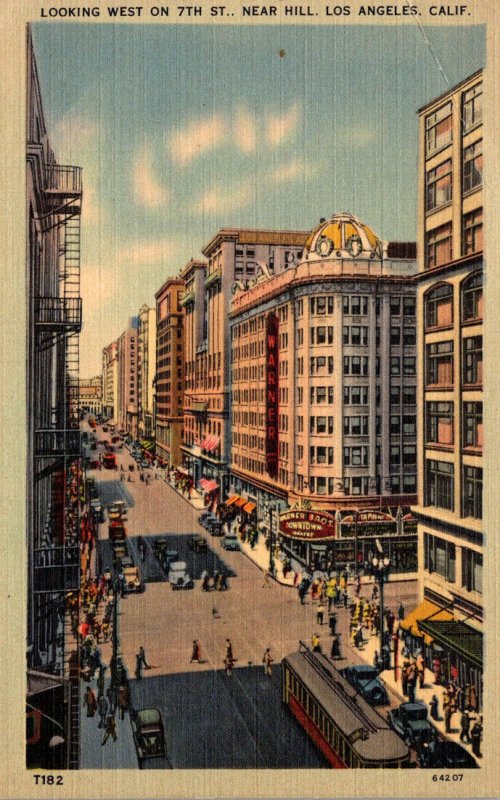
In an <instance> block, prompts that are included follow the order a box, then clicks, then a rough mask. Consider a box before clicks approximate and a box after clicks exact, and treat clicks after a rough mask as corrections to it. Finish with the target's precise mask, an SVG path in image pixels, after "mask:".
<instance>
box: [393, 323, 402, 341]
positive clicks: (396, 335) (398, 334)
mask: <svg viewBox="0 0 500 800" xmlns="http://www.w3.org/2000/svg"><path fill="white" fill-rule="evenodd" d="M391 344H401V328H400V327H399V325H397V326H392V327H391Z"/></svg>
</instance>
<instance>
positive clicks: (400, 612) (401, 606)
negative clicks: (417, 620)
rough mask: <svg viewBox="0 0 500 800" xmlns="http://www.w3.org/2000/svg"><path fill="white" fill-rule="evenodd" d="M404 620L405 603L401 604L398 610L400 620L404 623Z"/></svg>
mask: <svg viewBox="0 0 500 800" xmlns="http://www.w3.org/2000/svg"><path fill="white" fill-rule="evenodd" d="M404 618H405V608H404V605H403V603H400V604H399V608H398V620H399V621H400V622H402V621H403V620H404Z"/></svg>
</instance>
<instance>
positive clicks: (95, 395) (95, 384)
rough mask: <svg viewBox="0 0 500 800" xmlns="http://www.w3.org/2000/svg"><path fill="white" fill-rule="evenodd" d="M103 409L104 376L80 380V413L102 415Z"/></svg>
mask: <svg viewBox="0 0 500 800" xmlns="http://www.w3.org/2000/svg"><path fill="white" fill-rule="evenodd" d="M102 409H103V403H102V375H97V376H96V377H95V378H80V411H81V412H82V413H87V414H97V415H101V414H102Z"/></svg>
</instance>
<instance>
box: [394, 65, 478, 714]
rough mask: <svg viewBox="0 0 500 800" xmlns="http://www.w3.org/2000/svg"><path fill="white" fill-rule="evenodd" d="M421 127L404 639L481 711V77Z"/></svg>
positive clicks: (444, 99)
mask: <svg viewBox="0 0 500 800" xmlns="http://www.w3.org/2000/svg"><path fill="white" fill-rule="evenodd" d="M419 125H420V129H419V140H420V153H419V191H418V211H419V217H418V242H419V264H418V266H419V279H418V295H417V296H418V319H419V335H418V344H419V349H418V362H419V374H418V378H419V380H418V385H419V397H418V408H419V421H418V422H419V424H418V429H419V432H420V438H419V447H418V486H419V505H418V506H415V507H414V513H415V514H416V515H417V518H418V537H419V587H420V600H421V605H420V607H419V608H418V609H416V610H415V612H414V614H413V618H414V622H413V623H412V627H411V630H412V632H413V633H415V634H419V635H420V636H422V635H423V634H425V639H424V643H425V646H426V651H427V655H428V658H429V659H431V658H433V657H434V656H436V654H437V655H438V657H439V658H440V659H441V660H442V667H443V674H444V675H445V677H446V678H447V679H450V678H454V679H456V680H457V681H458V682H459V683H460V685H462V686H463V687H465V685H466V684H467V683H470V684H472V685H473V686H474V688H475V694H476V695H477V698H478V700H477V703H478V705H479V706H481V702H482V701H481V694H482V688H481V681H482V622H483V584H482V567H483V525H482V487H483V466H482V451H483V394H482V390H483V355H482V351H483V339H482V327H483V237H482V220H483V128H482V73H481V72H477V73H476V74H474V75H472V76H471V77H470V78H469V79H467V80H466V81H464V82H463V83H461V84H459V85H458V86H456V87H454V88H453V89H452V90H451V91H449V92H447V93H446V94H444V95H442V96H441V97H439V98H437V99H436V100H433V101H432V102H431V103H429V104H428V105H426V106H425V107H424V108H422V109H421V110H420V112H419ZM408 627H410V626H408Z"/></svg>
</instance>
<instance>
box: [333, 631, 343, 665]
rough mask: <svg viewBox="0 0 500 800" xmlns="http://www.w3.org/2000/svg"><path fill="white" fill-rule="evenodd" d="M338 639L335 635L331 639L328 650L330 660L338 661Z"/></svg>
mask: <svg viewBox="0 0 500 800" xmlns="http://www.w3.org/2000/svg"><path fill="white" fill-rule="evenodd" d="M340 657H341V656H340V639H339V636H337V635H336V634H334V635H333V638H332V649H331V650H330V658H332V659H333V660H335V661H337V660H338V659H340Z"/></svg>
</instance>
